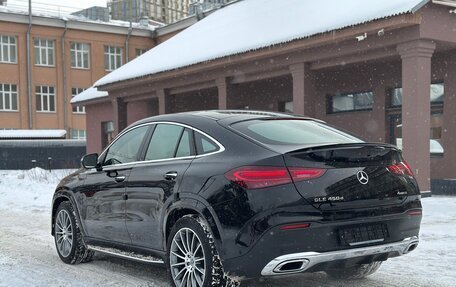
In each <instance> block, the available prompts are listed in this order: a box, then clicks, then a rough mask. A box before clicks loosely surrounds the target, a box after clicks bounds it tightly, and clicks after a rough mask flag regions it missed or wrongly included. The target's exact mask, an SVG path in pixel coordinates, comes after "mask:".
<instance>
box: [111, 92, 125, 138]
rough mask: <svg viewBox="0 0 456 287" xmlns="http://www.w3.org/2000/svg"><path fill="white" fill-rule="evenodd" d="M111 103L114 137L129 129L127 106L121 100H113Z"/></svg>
mask: <svg viewBox="0 0 456 287" xmlns="http://www.w3.org/2000/svg"><path fill="white" fill-rule="evenodd" d="M111 103H112V121H113V124H114V135H117V134H119V133H120V132H121V131H122V130H123V129H124V128H126V127H127V104H126V103H124V102H123V100H122V99H121V98H113V99H112V100H111Z"/></svg>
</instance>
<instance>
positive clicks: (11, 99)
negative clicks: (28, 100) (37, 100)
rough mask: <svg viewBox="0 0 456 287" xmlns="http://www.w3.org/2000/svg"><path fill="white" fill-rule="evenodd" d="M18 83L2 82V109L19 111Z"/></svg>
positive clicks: (0, 89)
mask: <svg viewBox="0 0 456 287" xmlns="http://www.w3.org/2000/svg"><path fill="white" fill-rule="evenodd" d="M17 106H18V104H17V85H14V84H0V111H17V110H18V108H17Z"/></svg>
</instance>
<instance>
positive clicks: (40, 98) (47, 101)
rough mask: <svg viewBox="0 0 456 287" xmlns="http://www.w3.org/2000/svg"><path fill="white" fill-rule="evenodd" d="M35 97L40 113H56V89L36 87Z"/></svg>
mask: <svg viewBox="0 0 456 287" xmlns="http://www.w3.org/2000/svg"><path fill="white" fill-rule="evenodd" d="M35 95H36V110H37V111H38V112H55V87H51V86H36V87H35Z"/></svg>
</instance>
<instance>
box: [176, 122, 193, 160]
mask: <svg viewBox="0 0 456 287" xmlns="http://www.w3.org/2000/svg"><path fill="white" fill-rule="evenodd" d="M191 155H192V145H191V142H190V131H189V130H188V129H185V130H184V133H183V134H182V136H181V139H180V142H179V146H178V147H177V150H176V157H186V156H191Z"/></svg>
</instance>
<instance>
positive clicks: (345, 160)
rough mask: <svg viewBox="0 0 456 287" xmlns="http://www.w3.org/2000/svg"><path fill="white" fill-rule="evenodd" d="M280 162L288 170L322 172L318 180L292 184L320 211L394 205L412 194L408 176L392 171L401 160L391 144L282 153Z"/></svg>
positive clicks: (331, 146) (357, 144)
mask: <svg viewBox="0 0 456 287" xmlns="http://www.w3.org/2000/svg"><path fill="white" fill-rule="evenodd" d="M284 160H285V163H286V165H287V167H288V168H289V169H290V170H293V169H294V168H310V169H322V170H325V173H324V174H323V175H322V176H320V177H318V178H314V179H310V180H301V181H294V184H295V186H296V189H297V190H298V192H299V193H300V194H301V195H302V196H303V197H304V198H305V199H306V200H307V201H308V202H309V203H311V204H312V205H314V206H315V207H316V208H318V209H320V210H339V209H352V208H355V209H359V208H369V207H373V206H382V205H391V204H398V203H401V202H403V201H404V200H405V199H406V198H407V196H408V195H409V194H414V193H416V189H415V188H413V187H414V186H415V185H414V182H415V181H414V179H413V177H412V176H410V175H411V173H410V174H409V175H407V174H401V173H400V172H397V171H396V170H395V169H394V167H398V168H400V167H403V165H401V164H402V163H403V159H402V156H401V153H400V151H399V150H397V148H396V147H394V146H391V145H387V144H378V143H347V144H334V145H323V146H317V147H307V148H303V149H298V150H294V151H290V152H287V153H285V154H284ZM404 166H405V165H404ZM410 183H412V184H410Z"/></svg>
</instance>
